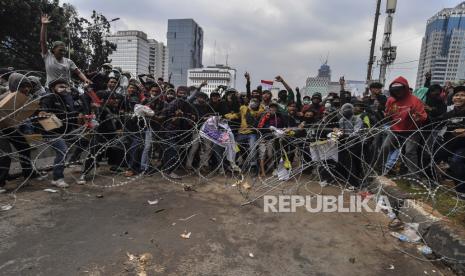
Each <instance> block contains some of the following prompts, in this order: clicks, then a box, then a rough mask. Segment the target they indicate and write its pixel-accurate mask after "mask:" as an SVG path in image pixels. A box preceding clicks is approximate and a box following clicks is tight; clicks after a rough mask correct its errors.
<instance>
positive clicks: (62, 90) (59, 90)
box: [55, 87, 68, 94]
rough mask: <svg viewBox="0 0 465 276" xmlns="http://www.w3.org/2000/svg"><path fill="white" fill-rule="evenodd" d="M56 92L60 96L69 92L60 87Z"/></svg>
mask: <svg viewBox="0 0 465 276" xmlns="http://www.w3.org/2000/svg"><path fill="white" fill-rule="evenodd" d="M55 91H56V92H57V93H58V94H66V93H67V92H68V88H66V87H58V88H57V89H56V90H55Z"/></svg>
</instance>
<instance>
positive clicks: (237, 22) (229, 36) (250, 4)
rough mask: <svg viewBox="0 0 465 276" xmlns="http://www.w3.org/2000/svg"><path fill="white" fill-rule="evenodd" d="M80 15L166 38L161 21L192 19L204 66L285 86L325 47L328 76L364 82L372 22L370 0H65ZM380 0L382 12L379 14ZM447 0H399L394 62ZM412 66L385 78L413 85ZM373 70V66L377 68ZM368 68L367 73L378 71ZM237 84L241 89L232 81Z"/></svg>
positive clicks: (414, 50) (300, 80) (315, 63)
mask: <svg viewBox="0 0 465 276" xmlns="http://www.w3.org/2000/svg"><path fill="white" fill-rule="evenodd" d="M69 2H71V3H72V4H73V5H74V6H75V7H76V8H77V9H78V11H79V12H81V14H83V15H89V14H90V12H91V10H92V9H95V10H97V11H99V12H102V13H103V14H104V15H106V16H107V17H108V18H113V17H120V18H121V20H120V22H115V25H114V26H115V27H114V28H113V30H114V29H115V28H117V29H137V30H142V31H144V32H146V33H147V34H148V35H149V37H152V38H155V39H158V40H161V41H166V27H167V19H169V18H193V19H194V20H195V21H196V22H197V23H199V25H200V26H201V27H202V28H203V29H204V34H205V41H204V45H205V47H204V61H203V63H204V65H210V64H212V63H213V52H214V50H213V49H214V43H215V41H216V45H217V47H216V55H215V56H216V62H217V63H220V62H222V63H224V61H225V56H226V54H229V63H230V65H232V66H235V67H236V68H237V69H238V75H239V76H242V74H243V72H244V71H245V70H248V71H249V72H250V73H251V74H252V79H253V81H254V82H255V84H257V83H258V82H259V80H260V79H271V78H273V77H274V76H276V75H277V74H282V75H283V76H284V77H285V78H286V79H287V80H288V82H289V83H290V84H291V85H292V86H302V85H303V84H304V82H305V79H306V77H308V76H313V75H315V74H316V72H317V70H318V68H319V66H320V64H321V62H322V60H323V59H325V57H326V55H327V54H328V52H329V64H330V66H331V69H332V72H333V79H334V80H337V79H338V77H339V76H341V75H345V76H346V78H347V79H359V80H363V79H364V78H365V76H366V67H367V61H368V53H369V47H370V43H369V41H368V40H369V38H370V36H371V30H372V27H373V23H372V22H373V15H374V9H375V3H374V1H368V0H351V1H345V0H326V1H321V0H288V1H282V0H281V1H280V0H229V1H214V0H191V1H189V0H171V1H169V0H159V1H152V0H139V1H136V0H133V1H129V2H128V1H119V0H118V1H110V0H101V1H86V0H70V1H69ZM384 2H385V1H383V8H382V11H383V12H384V5H385V4H384ZM456 4H457V3H456V1H452V0H443V1H436V0H408V1H398V9H397V12H396V14H395V15H394V31H393V36H392V43H393V45H398V58H397V61H396V62H404V61H411V60H416V59H418V56H419V49H420V46H421V38H422V35H423V33H424V29H425V24H426V20H427V19H428V18H429V17H431V16H432V15H433V14H434V13H436V12H437V11H439V10H440V9H442V8H444V7H451V6H454V5H456ZM384 18H385V15H384V14H382V15H381V17H380V24H379V28H378V30H379V31H378V38H377V40H378V43H377V44H378V45H377V48H376V55H377V56H378V57H379V56H380V52H379V45H380V42H381V40H382V33H383V29H384V28H383V26H384ZM416 66H417V63H415V62H414V63H407V64H401V65H400V64H399V65H393V68H398V69H392V70H390V71H389V75H388V81H390V80H391V79H392V78H394V77H396V76H397V75H404V76H405V77H407V79H408V80H409V81H410V82H411V84H412V85H414V83H415V76H416ZM376 69H378V68H376ZM378 74H379V73H378V71H375V72H374V77H377V76H378ZM237 83H238V84H239V88H240V89H243V87H244V86H243V85H242V84H241V83H242V80H241V79H240V78H238V82H237Z"/></svg>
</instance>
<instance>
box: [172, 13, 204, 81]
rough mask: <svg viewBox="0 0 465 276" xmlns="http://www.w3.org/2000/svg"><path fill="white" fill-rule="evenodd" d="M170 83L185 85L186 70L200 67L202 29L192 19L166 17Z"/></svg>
mask: <svg viewBox="0 0 465 276" xmlns="http://www.w3.org/2000/svg"><path fill="white" fill-rule="evenodd" d="M166 38H167V40H168V43H167V45H168V52H169V62H168V70H169V73H170V74H171V83H173V84H174V85H175V86H179V85H187V70H189V69H192V68H202V51H203V30H202V28H201V27H200V26H199V25H198V24H197V23H196V22H195V21H194V20H193V19H168V32H167V33H166Z"/></svg>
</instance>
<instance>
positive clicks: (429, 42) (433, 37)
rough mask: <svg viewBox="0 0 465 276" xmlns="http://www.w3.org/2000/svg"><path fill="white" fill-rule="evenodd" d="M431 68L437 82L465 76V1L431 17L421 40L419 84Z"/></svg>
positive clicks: (433, 80) (433, 78)
mask: <svg viewBox="0 0 465 276" xmlns="http://www.w3.org/2000/svg"><path fill="white" fill-rule="evenodd" d="M430 71H431V74H432V79H431V82H432V83H435V84H440V85H444V84H445V82H446V81H456V80H461V79H465V2H462V3H461V4H459V5H458V6H456V7H455V8H446V9H443V10H441V11H440V12H438V13H437V14H435V15H434V16H433V17H431V18H430V19H428V21H427V23H426V32H425V36H424V37H423V41H422V43H421V52H420V60H419V63H418V72H417V81H416V87H417V88H418V87H421V86H423V84H424V82H425V73H427V72H430Z"/></svg>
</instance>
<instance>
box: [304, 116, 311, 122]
mask: <svg viewBox="0 0 465 276" xmlns="http://www.w3.org/2000/svg"><path fill="white" fill-rule="evenodd" d="M304 121H305V122H306V123H311V122H313V117H305V118H304Z"/></svg>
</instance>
